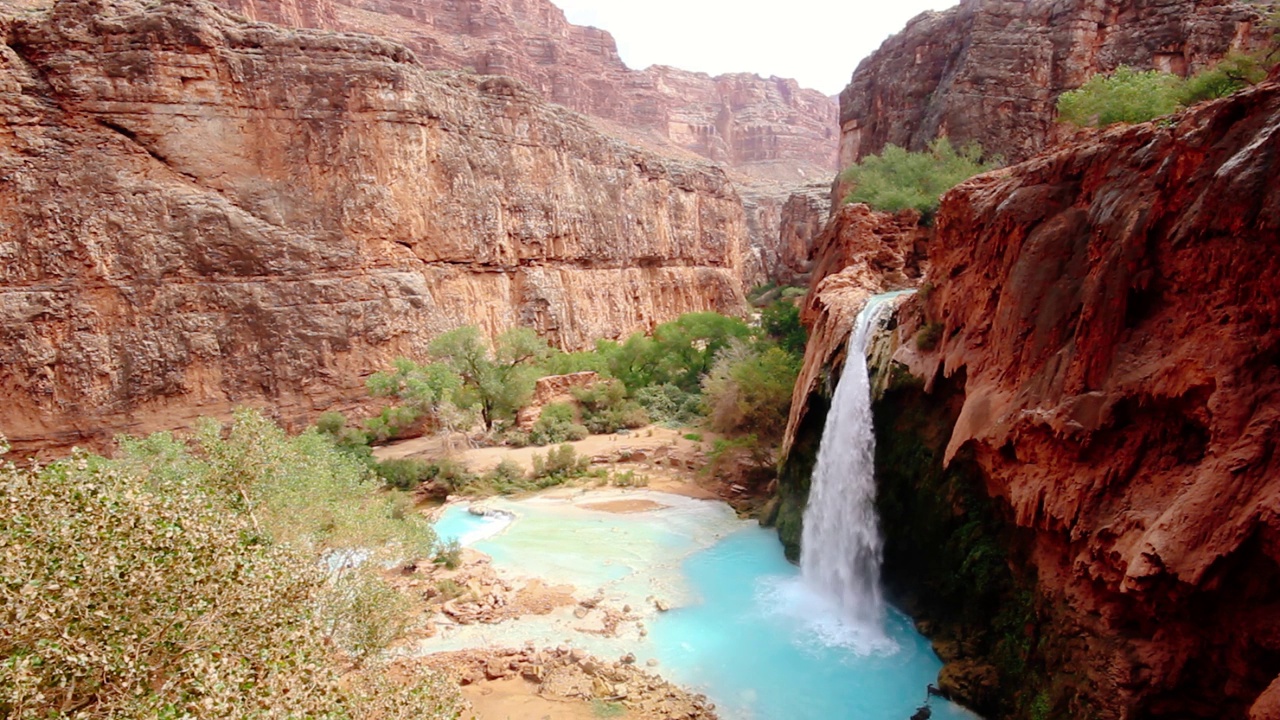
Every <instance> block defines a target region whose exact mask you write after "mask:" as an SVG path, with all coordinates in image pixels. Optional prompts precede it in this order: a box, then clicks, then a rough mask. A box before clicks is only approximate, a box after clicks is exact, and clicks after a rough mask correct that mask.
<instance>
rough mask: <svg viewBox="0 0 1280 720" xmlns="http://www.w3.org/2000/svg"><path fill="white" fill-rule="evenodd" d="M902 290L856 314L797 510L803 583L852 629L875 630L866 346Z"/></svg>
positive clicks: (876, 568)
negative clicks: (834, 605) (806, 496)
mask: <svg viewBox="0 0 1280 720" xmlns="http://www.w3.org/2000/svg"><path fill="white" fill-rule="evenodd" d="M901 294H902V293H901V292H896V293H886V294H883V295H876V296H874V297H872V298H870V299H868V300H867V304H866V305H865V306H864V307H863V308H862V312H860V313H859V314H858V319H857V321H856V322H855V324H854V327H853V332H852V333H850V336H849V349H848V357H847V358H846V359H845V363H844V373H843V374H842V375H841V376H840V380H839V382H838V383H837V384H836V391H835V395H834V397H833V398H832V399H831V410H830V412H828V414H827V423H826V427H825V428H824V429H823V431H822V442H821V444H820V445H819V446H818V460H817V463H816V464H815V466H814V469H813V476H812V478H811V480H810V484H809V503H808V505H806V506H805V510H804V534H803V535H802V536H801V544H800V567H801V572H802V575H803V578H804V582H805V584H806V585H808V586H809V587H811V588H813V589H814V590H816V591H818V592H819V593H821V594H822V595H824V596H826V597H828V598H829V599H831V600H832V601H834V602H835V603H837V605H838V607H839V610H840V612H841V615H842V616H843V618H844V619H845V620H846V621H849V622H852V623H854V624H855V625H856V626H862V627H868V628H878V627H880V626H881V624H882V622H883V618H884V602H883V600H882V599H881V597H880V559H881V555H882V553H883V544H884V543H883V540H882V539H881V538H880V523H879V518H878V517H877V516H876V508H875V497H876V485H875V477H874V471H875V449H876V440H875V435H874V434H873V433H872V427H871V388H870V382H869V380H868V377H867V343H868V341H869V340H870V338H871V336H872V335H873V334H874V333H875V329H876V327H878V324H879V322H880V320H881V319H882V318H883V317H884V315H885V312H886V311H887V310H889V309H891V308H893V307H894V304H893V303H892V302H890V301H891V300H892V299H893V298H894V297H896V296H898V295H901Z"/></svg>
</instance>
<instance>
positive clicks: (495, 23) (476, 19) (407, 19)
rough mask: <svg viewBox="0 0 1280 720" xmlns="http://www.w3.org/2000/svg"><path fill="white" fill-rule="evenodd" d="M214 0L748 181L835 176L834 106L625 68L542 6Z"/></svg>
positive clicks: (759, 82) (749, 78)
mask: <svg viewBox="0 0 1280 720" xmlns="http://www.w3.org/2000/svg"><path fill="white" fill-rule="evenodd" d="M220 1H221V2H223V4H224V5H225V6H227V7H229V8H231V9H233V10H236V11H239V12H243V13H244V14H246V15H248V16H249V17H251V18H255V19H263V20H267V21H270V22H282V23H285V24H290V25H297V26H303V27H319V28H326V29H337V30H352V31H358V32H366V33H370V34H373V35H378V36H381V37H387V38H392V39H395V40H397V41H399V42H403V43H404V44H405V45H406V46H408V47H409V48H411V49H412V50H413V51H414V52H415V53H416V54H417V55H418V58H419V60H421V62H422V63H423V65H424V66H425V67H428V68H431V69H444V70H461V69H466V70H470V71H473V72H476V73H479V74H483V75H507V76H511V77H515V78H518V79H520V80H522V81H524V82H525V83H526V84H528V85H529V86H531V87H533V88H534V89H536V90H537V91H538V92H540V93H542V95H543V96H544V97H546V98H547V99H548V100H550V101H551V102H554V103H557V104H560V105H563V106H565V107H568V108H571V109H573V110H577V111H579V112H583V113H587V114H590V115H594V116H597V117H601V118H605V119H607V120H611V121H614V122H617V123H619V124H621V125H623V126H626V127H628V128H632V129H641V130H645V131H648V132H651V133H654V134H655V135H656V136H657V137H658V138H661V139H663V140H666V141H670V142H672V143H674V144H675V145H677V146H679V147H681V148H684V149H687V150H690V151H693V152H695V153H698V154H699V155H701V156H703V157H706V158H709V159H711V160H714V161H716V162H720V163H724V164H726V165H730V166H733V167H737V168H742V169H746V170H748V171H749V172H751V173H752V174H754V175H760V176H764V177H773V178H775V179H785V180H788V181H791V182H804V181H805V179H806V178H808V179H821V178H823V177H825V176H826V175H828V174H829V173H830V172H831V171H832V170H833V169H834V166H833V163H834V160H835V149H836V131H835V127H836V106H835V103H834V102H833V101H832V100H831V99H830V98H828V97H826V96H825V95H823V94H822V93H819V92H817V91H815V90H808V89H805V88H801V87H800V86H799V85H798V84H797V83H796V82H795V81H794V80H790V79H785V78H776V77H770V78H761V77H759V76H756V75H752V74H745V73H738V74H727V75H720V76H717V77H712V76H710V75H706V74H704V73H693V72H687V71H684V70H679V69H676V68H671V67H665V66H654V67H650V68H648V69H645V70H631V69H629V68H627V67H626V65H625V64H623V62H622V60H621V59H620V58H619V57H618V49H617V45H616V44H615V43H614V40H613V36H612V35H610V34H609V33H608V32H606V31H604V30H599V29H597V28H592V27H581V26H578V25H573V24H571V23H570V22H568V20H566V19H565V16H564V12H563V11H561V10H560V9H559V8H557V7H556V6H555V5H554V4H552V3H551V2H550V0H413V1H409V0H220ZM295 19H296V20H295Z"/></svg>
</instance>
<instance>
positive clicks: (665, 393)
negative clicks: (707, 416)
mask: <svg viewBox="0 0 1280 720" xmlns="http://www.w3.org/2000/svg"><path fill="white" fill-rule="evenodd" d="M635 401H636V402H637V403H639V405H640V406H641V407H642V408H644V410H645V413H646V414H647V415H648V416H649V420H650V421H652V422H671V423H679V424H688V423H691V422H694V421H695V420H697V419H698V418H700V417H702V398H701V397H700V396H699V395H698V394H697V393H690V392H685V391H684V390H681V389H680V388H678V387H676V386H675V385H672V384H670V383H668V384H664V385H652V386H649V387H645V388H641V389H640V390H638V391H637V392H636V394H635Z"/></svg>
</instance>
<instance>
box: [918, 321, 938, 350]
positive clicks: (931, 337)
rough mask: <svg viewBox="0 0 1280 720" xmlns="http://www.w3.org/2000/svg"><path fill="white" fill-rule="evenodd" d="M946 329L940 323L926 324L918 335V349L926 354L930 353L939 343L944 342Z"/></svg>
mask: <svg viewBox="0 0 1280 720" xmlns="http://www.w3.org/2000/svg"><path fill="white" fill-rule="evenodd" d="M943 329H944V327H943V325H942V323H940V322H931V323H925V324H924V326H922V327H921V328H920V331H919V332H917V333H916V347H917V348H919V349H920V350H923V351H925V352H929V351H931V350H934V349H935V348H937V347H938V343H939V342H941V341H942V331H943Z"/></svg>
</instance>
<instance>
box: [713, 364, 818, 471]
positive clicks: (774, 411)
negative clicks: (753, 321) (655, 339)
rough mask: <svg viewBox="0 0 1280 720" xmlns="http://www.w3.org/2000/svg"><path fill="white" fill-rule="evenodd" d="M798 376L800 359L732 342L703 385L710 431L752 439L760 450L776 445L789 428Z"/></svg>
mask: <svg viewBox="0 0 1280 720" xmlns="http://www.w3.org/2000/svg"><path fill="white" fill-rule="evenodd" d="M799 372H800V360H799V358H797V357H796V356H795V355H793V354H791V353H788V352H786V351H785V350H783V349H781V348H779V347H777V346H774V345H769V344H757V345H754V346H753V345H750V344H748V343H745V342H741V341H736V342H734V343H733V344H732V345H730V346H728V347H727V348H726V349H725V350H724V351H723V352H721V353H720V354H719V355H718V356H717V357H716V362H715V365H714V366H713V367H712V368H711V371H710V372H709V373H707V376H706V377H705V378H704V379H703V381H702V394H703V398H704V400H705V402H706V405H707V409H708V418H709V419H710V422H711V428H712V429H713V430H715V431H716V432H721V433H725V434H727V435H751V436H754V437H755V438H756V443H757V444H758V445H759V446H761V447H768V446H772V445H774V444H776V443H777V442H779V441H780V440H781V439H782V435H783V432H784V431H785V430H786V427H787V415H788V414H789V413H790V411H791V391H792V388H793V387H794V386H795V382H796V376H797V375H798V374H799Z"/></svg>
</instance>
